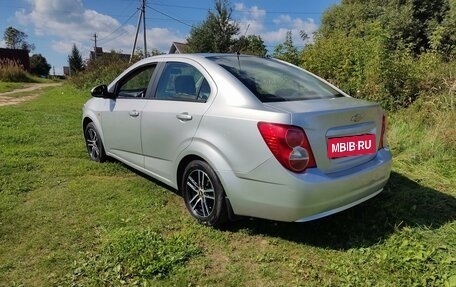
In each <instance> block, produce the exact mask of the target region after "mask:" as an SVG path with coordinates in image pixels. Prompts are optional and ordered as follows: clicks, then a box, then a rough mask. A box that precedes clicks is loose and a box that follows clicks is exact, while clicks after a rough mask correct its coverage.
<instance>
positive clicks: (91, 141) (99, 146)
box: [84, 122, 106, 162]
mask: <svg viewBox="0 0 456 287" xmlns="http://www.w3.org/2000/svg"><path fill="white" fill-rule="evenodd" d="M84 138H85V142H86V147H87V153H88V154H89V157H90V159H91V160H94V161H98V162H103V161H105V160H106V154H105V151H104V147H103V142H102V141H101V137H100V134H99V133H98V130H97V128H96V127H95V124H94V123H92V122H90V123H88V124H87V126H86V127H85V129H84Z"/></svg>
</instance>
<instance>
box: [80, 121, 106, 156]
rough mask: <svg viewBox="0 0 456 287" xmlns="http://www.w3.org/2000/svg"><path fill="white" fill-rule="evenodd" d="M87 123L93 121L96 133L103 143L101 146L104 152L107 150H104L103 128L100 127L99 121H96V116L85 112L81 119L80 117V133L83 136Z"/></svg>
mask: <svg viewBox="0 0 456 287" xmlns="http://www.w3.org/2000/svg"><path fill="white" fill-rule="evenodd" d="M89 123H93V124H94V125H95V127H96V129H97V131H98V134H99V135H100V137H101V143H102V144H103V148H104V150H105V152H106V151H107V150H106V143H105V140H104V134H103V130H102V129H101V125H100V122H99V121H98V119H97V117H94V116H91V115H90V114H86V115H84V117H83V119H82V134H83V136H84V138H85V128H86V127H87V125H88V124H89Z"/></svg>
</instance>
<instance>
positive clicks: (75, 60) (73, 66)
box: [68, 44, 84, 74]
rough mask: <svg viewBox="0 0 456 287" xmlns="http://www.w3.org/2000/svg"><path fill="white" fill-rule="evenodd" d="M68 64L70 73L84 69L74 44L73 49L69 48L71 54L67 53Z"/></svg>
mask: <svg viewBox="0 0 456 287" xmlns="http://www.w3.org/2000/svg"><path fill="white" fill-rule="evenodd" d="M68 64H69V66H70V73H71V74H74V73H77V72H80V71H82V70H83V69H84V64H83V62H82V56H81V53H80V52H79V50H78V48H77V47H76V44H73V49H71V55H68Z"/></svg>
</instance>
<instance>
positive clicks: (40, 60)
mask: <svg viewBox="0 0 456 287" xmlns="http://www.w3.org/2000/svg"><path fill="white" fill-rule="evenodd" d="M50 69H51V65H49V64H48V62H47V61H46V58H45V57H43V56H42V55H41V54H35V55H32V56H31V57H30V70H31V72H32V74H34V75H37V76H48V75H49V70H50Z"/></svg>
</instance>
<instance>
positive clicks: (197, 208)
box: [181, 160, 228, 226]
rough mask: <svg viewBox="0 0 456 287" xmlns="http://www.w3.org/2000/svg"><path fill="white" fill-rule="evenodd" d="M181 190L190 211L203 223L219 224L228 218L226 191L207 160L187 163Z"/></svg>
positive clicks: (209, 224)
mask: <svg viewBox="0 0 456 287" xmlns="http://www.w3.org/2000/svg"><path fill="white" fill-rule="evenodd" d="M181 191H182V194H183V197H184V201H185V205H186V206H187V209H188V211H189V212H190V214H191V215H192V216H193V217H195V218H196V219H197V220H198V221H199V222H200V223H201V224H204V225H208V226H219V225H221V224H222V223H225V222H226V221H227V220H228V212H227V206H226V204H225V191H224V189H223V186H222V184H221V183H220V180H219V179H218V177H217V175H216V174H215V172H214V170H213V169H212V168H211V167H210V166H209V165H208V164H207V163H206V162H204V161H201V160H194V161H192V162H190V163H189V164H188V165H187V167H186V168H185V170H184V174H183V176H182V180H181Z"/></svg>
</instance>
